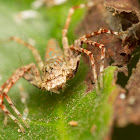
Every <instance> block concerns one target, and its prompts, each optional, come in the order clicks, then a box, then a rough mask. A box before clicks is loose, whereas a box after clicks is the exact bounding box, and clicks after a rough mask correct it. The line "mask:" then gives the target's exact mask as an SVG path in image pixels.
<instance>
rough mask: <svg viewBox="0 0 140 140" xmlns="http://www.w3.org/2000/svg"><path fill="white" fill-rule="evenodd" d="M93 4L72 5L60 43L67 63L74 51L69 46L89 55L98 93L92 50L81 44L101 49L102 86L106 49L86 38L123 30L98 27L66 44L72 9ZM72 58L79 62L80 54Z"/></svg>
mask: <svg viewBox="0 0 140 140" xmlns="http://www.w3.org/2000/svg"><path fill="white" fill-rule="evenodd" d="M95 4H97V3H93V2H89V3H87V4H80V5H78V6H74V7H72V8H71V9H70V10H69V14H68V17H67V20H66V23H65V27H64V29H63V32H62V43H63V48H64V53H65V57H66V58H65V60H66V61H67V63H69V62H70V59H71V60H72V59H73V57H72V56H71V55H72V54H74V52H73V53H72V52H71V51H70V50H69V48H70V49H71V50H73V51H74V50H75V51H76V52H80V53H85V54H86V55H88V56H89V58H90V61H91V67H92V74H93V76H94V80H93V82H95V87H96V91H97V93H98V92H99V87H98V83H97V72H96V66H95V65H94V64H95V60H94V57H93V54H92V52H91V51H88V50H86V49H83V48H82V45H83V43H85V44H89V45H91V46H95V47H98V48H99V49H101V66H100V75H101V77H100V87H101V88H103V71H104V61H105V50H106V49H105V46H104V45H103V44H99V43H97V42H94V41H91V40H89V39H88V38H90V37H92V36H95V35H100V34H104V33H107V34H111V35H116V36H118V35H122V34H123V32H121V33H118V32H114V31H111V30H106V29H99V30H98V31H96V32H92V33H90V34H87V35H83V36H81V37H79V39H77V40H75V42H74V44H73V45H70V46H69V44H68V38H67V32H68V28H69V25H70V21H71V17H72V15H73V13H74V11H75V10H76V9H78V8H84V7H93V6H94V5H95ZM74 59H75V60H74ZM74 59H73V61H72V62H74V61H76V62H79V60H80V54H79V55H78V56H77V58H76V57H75V56H74ZM74 65H75V64H74Z"/></svg>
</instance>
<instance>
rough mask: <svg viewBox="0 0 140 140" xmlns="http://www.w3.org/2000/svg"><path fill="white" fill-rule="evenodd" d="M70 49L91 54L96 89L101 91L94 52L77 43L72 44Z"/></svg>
mask: <svg viewBox="0 0 140 140" xmlns="http://www.w3.org/2000/svg"><path fill="white" fill-rule="evenodd" d="M78 42H79V41H78ZM75 44H76V43H75ZM70 49H71V50H75V51H78V52H81V53H85V54H86V55H87V56H89V58H90V61H91V67H92V74H93V76H94V82H95V87H96V91H97V93H99V86H98V81H97V71H96V66H95V60H94V57H93V54H92V52H91V51H88V50H86V49H84V48H81V47H79V46H75V45H71V46H70Z"/></svg>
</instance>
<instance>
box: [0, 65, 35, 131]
mask: <svg viewBox="0 0 140 140" xmlns="http://www.w3.org/2000/svg"><path fill="white" fill-rule="evenodd" d="M34 68H35V64H29V65H26V66H22V67H20V68H18V69H17V70H16V71H15V73H14V74H13V75H12V76H11V77H10V78H9V80H7V81H8V83H7V81H6V84H3V85H6V86H5V88H4V89H3V91H1V94H0V107H1V108H2V110H3V111H4V112H5V113H6V114H7V115H9V116H10V117H11V119H13V120H14V121H15V122H16V123H17V124H18V125H19V127H20V128H21V131H22V132H23V133H24V128H23V127H22V125H21V124H20V123H19V121H18V120H17V119H16V118H15V117H14V116H13V115H12V114H11V113H10V112H9V111H8V110H7V109H6V107H5V106H4V103H3V99H4V97H5V98H6V100H7V102H8V103H9V105H10V106H11V107H12V108H13V110H14V111H15V112H16V114H17V115H18V117H20V118H21V119H22V121H23V122H24V124H25V126H26V127H27V128H29V126H28V124H27V123H26V122H25V121H24V119H23V117H22V115H21V114H20V113H19V111H18V110H17V109H16V107H15V106H14V104H13V103H12V101H11V99H10V97H9V96H8V95H7V93H8V91H9V90H10V88H11V87H12V86H13V85H14V84H15V83H16V82H17V81H18V80H19V79H20V78H21V77H24V75H25V74H26V73H27V72H29V71H30V70H31V69H34ZM3 85H2V86H3Z"/></svg>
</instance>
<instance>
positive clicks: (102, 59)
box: [81, 38, 106, 88]
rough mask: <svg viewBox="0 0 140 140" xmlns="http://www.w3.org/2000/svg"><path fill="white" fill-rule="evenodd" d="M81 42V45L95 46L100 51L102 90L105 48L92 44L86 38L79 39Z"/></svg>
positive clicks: (101, 84) (101, 45)
mask: <svg viewBox="0 0 140 140" xmlns="http://www.w3.org/2000/svg"><path fill="white" fill-rule="evenodd" d="M81 41H82V42H83V43H86V44H89V45H92V46H96V47H98V48H100V49H101V66H100V74H101V77H100V87H101V88H103V71H104V63H105V51H106V49H105V47H104V45H103V44H99V43H97V42H94V41H91V40H88V39H87V38H81Z"/></svg>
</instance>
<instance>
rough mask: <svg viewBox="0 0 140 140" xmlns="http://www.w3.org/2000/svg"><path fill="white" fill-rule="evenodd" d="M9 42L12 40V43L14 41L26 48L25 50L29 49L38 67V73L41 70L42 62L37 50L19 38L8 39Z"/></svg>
mask: <svg viewBox="0 0 140 140" xmlns="http://www.w3.org/2000/svg"><path fill="white" fill-rule="evenodd" d="M10 40H13V41H15V42H17V43H19V44H22V45H24V46H26V47H27V48H29V49H30V50H31V51H32V54H33V56H34V58H35V60H36V62H37V64H38V66H39V69H40V71H41V70H42V67H43V61H42V59H41V57H40V54H39V52H38V50H36V49H35V47H33V46H32V45H30V44H29V43H27V42H25V41H23V40H22V39H20V38H18V37H16V36H13V37H10Z"/></svg>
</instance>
